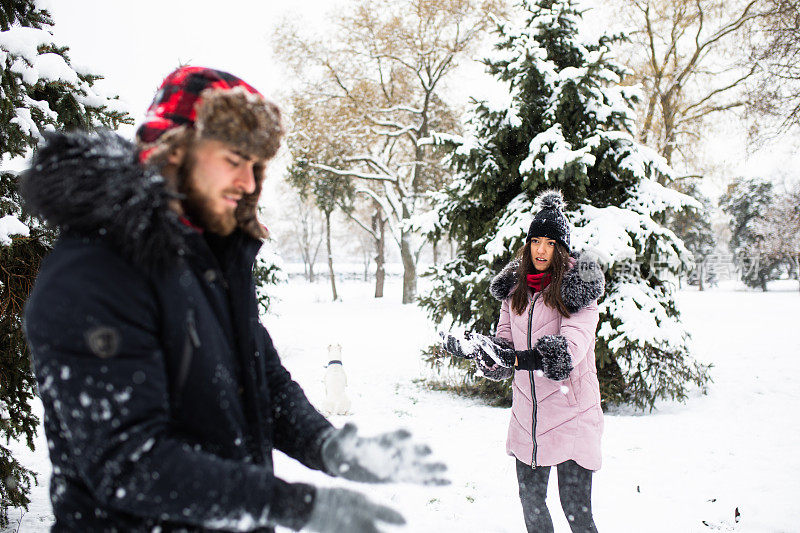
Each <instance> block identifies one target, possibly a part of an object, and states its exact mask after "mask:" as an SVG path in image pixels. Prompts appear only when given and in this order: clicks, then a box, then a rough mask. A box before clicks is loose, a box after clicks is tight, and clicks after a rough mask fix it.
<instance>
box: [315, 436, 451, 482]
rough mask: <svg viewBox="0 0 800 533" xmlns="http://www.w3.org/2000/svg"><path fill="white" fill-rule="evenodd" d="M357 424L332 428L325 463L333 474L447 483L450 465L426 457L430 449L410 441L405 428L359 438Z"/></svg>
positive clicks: (364, 479)
mask: <svg viewBox="0 0 800 533" xmlns="http://www.w3.org/2000/svg"><path fill="white" fill-rule="evenodd" d="M357 433H358V429H357V428H356V426H355V424H350V423H348V424H345V426H344V427H343V428H341V429H335V430H333V431H331V433H330V435H328V436H327V437H326V438H325V441H324V442H323V444H322V451H321V453H322V462H323V464H324V465H325V470H326V471H327V472H328V473H329V474H330V475H332V476H338V477H343V478H345V479H349V480H351V481H360V482H364V483H387V482H392V481H407V482H411V483H419V484H421V485H447V484H449V483H450V481H449V480H447V479H445V478H442V477H440V474H442V473H443V472H444V471H446V470H447V467H446V466H445V465H444V464H443V463H434V462H430V461H429V460H427V459H426V458H427V457H428V456H429V455H430V454H431V449H430V448H428V447H427V446H425V445H421V444H416V443H414V442H412V441H411V433H409V432H408V431H406V430H404V429H400V430H397V431H394V432H392V433H384V434H382V435H378V436H375V437H359V436H358V434H357Z"/></svg>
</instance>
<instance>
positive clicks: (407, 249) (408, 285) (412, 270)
mask: <svg viewBox="0 0 800 533" xmlns="http://www.w3.org/2000/svg"><path fill="white" fill-rule="evenodd" d="M400 257H401V259H402V260H403V303H404V304H410V303H414V301H415V300H416V298H417V265H416V264H415V263H414V253H413V252H412V251H411V233H410V232H408V231H406V230H403V232H402V233H401V235H400Z"/></svg>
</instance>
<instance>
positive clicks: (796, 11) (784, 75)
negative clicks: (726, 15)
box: [752, 0, 800, 132]
mask: <svg viewBox="0 0 800 533" xmlns="http://www.w3.org/2000/svg"><path fill="white" fill-rule="evenodd" d="M764 2H765V6H766V11H767V14H766V16H765V17H764V18H763V19H762V24H760V27H759V29H758V32H757V38H755V39H753V41H752V42H753V44H754V47H753V51H752V55H753V61H754V62H759V63H760V64H761V65H762V66H763V67H764V71H765V75H764V76H763V77H762V78H761V80H760V83H759V84H758V85H757V87H756V88H755V91H754V92H753V98H752V102H753V104H754V106H755V108H756V109H757V110H758V111H761V112H763V113H767V114H770V115H775V116H777V117H779V120H780V125H779V128H778V131H779V132H782V131H785V130H787V129H789V128H791V127H793V126H797V125H800V1H798V0H764Z"/></svg>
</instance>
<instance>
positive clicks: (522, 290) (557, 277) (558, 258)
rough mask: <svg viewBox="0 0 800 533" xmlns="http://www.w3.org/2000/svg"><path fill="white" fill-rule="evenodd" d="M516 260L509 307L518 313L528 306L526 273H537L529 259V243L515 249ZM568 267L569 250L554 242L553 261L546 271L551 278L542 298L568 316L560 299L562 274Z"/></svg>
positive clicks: (531, 260) (564, 315)
mask: <svg viewBox="0 0 800 533" xmlns="http://www.w3.org/2000/svg"><path fill="white" fill-rule="evenodd" d="M517 260H518V261H519V267H517V285H516V288H515V289H514V294H512V295H511V309H513V310H514V312H515V313H516V314H518V315H521V314H522V313H524V312H525V308H526V307H528V294H529V292H528V291H529V290H530V289H529V288H528V274H539V273H540V272H539V271H538V270H536V267H534V266H533V259H531V243H530V241H528V242H526V243H525V245H524V246H522V247H520V249H519V250H517ZM568 268H569V252H568V251H567V249H566V248H564V245H562V244H561V243H560V242H556V248H555V250H553V261H552V262H551V263H550V268H549V269H548V270H547V272H549V273H550V275H551V276H552V278H551V279H550V284H549V285H548V286H547V287H546V288H545V289H544V291H542V298H544V303H546V304H547V305H548V306H549V307H552V308H553V309H555V310H557V311H558V312H559V313H561V316H563V317H565V318H568V317H569V311H567V306H566V305H564V301H563V300H562V299H561V281H562V280H563V279H564V274H565V273H566V271H567V269H568Z"/></svg>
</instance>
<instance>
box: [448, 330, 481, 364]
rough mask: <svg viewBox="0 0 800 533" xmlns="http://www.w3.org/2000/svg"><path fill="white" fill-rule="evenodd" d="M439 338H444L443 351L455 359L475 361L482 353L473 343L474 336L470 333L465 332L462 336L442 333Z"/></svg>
mask: <svg viewBox="0 0 800 533" xmlns="http://www.w3.org/2000/svg"><path fill="white" fill-rule="evenodd" d="M439 337H441V338H442V349H443V350H444V351H446V352H447V353H449V354H450V355H452V356H454V357H460V358H462V359H475V357H476V356H477V355H478V353H479V351H480V350H479V348H478V346H477V345H476V344H475V343H474V342H472V335H471V334H470V332H469V331H465V332H464V333H463V335H461V336H456V335H452V334H450V333H445V332H444V331H440V332H439Z"/></svg>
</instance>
